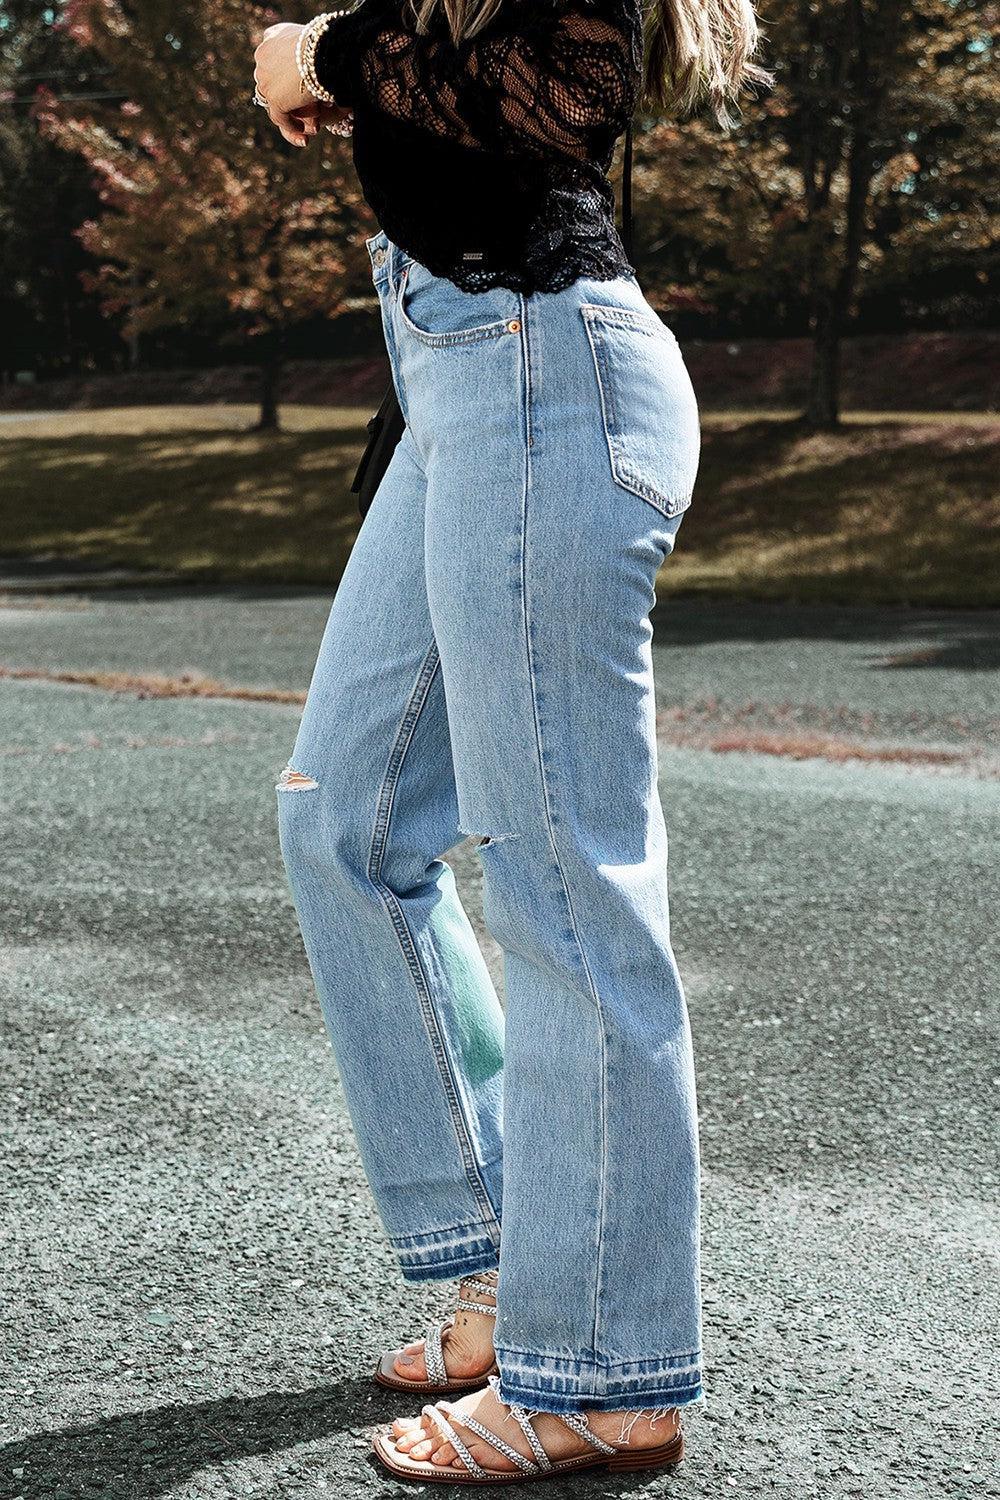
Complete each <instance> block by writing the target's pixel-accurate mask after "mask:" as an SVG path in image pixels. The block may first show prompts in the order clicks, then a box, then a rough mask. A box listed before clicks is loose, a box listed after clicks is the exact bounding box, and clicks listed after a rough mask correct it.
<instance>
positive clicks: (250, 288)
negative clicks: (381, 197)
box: [39, 0, 372, 430]
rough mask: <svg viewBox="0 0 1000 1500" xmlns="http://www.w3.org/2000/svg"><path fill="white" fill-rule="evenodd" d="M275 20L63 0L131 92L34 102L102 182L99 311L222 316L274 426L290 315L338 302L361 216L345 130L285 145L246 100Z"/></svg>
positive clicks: (166, 2) (163, 320)
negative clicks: (239, 340)
mask: <svg viewBox="0 0 1000 1500" xmlns="http://www.w3.org/2000/svg"><path fill="white" fill-rule="evenodd" d="M273 19H274V17H273V15H271V14H270V13H268V12H266V11H265V10H264V9H263V7H261V6H258V5H255V4H251V3H248V0H143V3H142V5H128V4H126V3H123V0H70V4H69V5H68V7H67V10H66V14H65V25H66V27H67V28H68V30H69V33H70V35H71V36H72V37H73V38H74V39H75V40H76V41H77V42H78V43H79V44H80V45H81V46H84V47H86V48H87V49H88V50H89V52H90V53H91V54H94V55H96V56H98V57H99V58H100V59H101V60H102V61H103V62H104V64H105V65H106V66H107V68H108V70H109V74H110V76H111V77H112V78H113V79H114V81H115V84H116V86H117V87H119V88H120V89H121V91H122V95H123V98H124V102H122V103H120V104H110V105H109V104H101V103H93V104H88V105H86V106H85V107H79V106H76V105H72V104H66V103H61V102H60V101H59V100H57V99H55V98H54V97H46V98H44V99H43V100H42V101H41V104H40V109H39V116H40V120H41V122H42V126H43V129H44V130H45V131H46V132H47V133H48V134H50V135H51V136H52V138H53V139H55V140H56V141H58V142H59V144H60V145H61V146H63V147H65V148H67V149H69V150H73V151H77V152H79V153H80V154H81V155H82V156H83V157H84V158H85V159H86V161H87V162H88V163H89V164H90V167H91V168H92V170H93V172H94V174H95V177H96V179H97V182H98V184H99V189H100V198H101V203H102V206H103V212H102V213H101V214H100V216H99V217H98V218H96V219H91V220H90V221H88V222H87V223H86V224H84V225H83V227H82V229H81V231H80V236H81V239H82V241H83V243H84V245H85V246H86V248H87V249H88V250H89V251H90V252H91V254H93V255H94V256H96V257H98V258H99V260H100V269H99V271H98V273H97V277H96V280H97V283H98V285H99V287H100V291H101V294H102V297H103V301H104V306H105V309H106V310H107V311H108V312H111V313H122V314H124V316H125V320H126V331H127V332H131V333H140V332H143V331H146V330H150V329H154V328H158V327H178V326H190V325H192V324H197V323H198V322H201V321H204V320H214V319H219V318H220V317H221V316H225V318H226V319H227V321H228V322H229V323H230V324H231V326H232V327H233V329H234V333H235V335H236V336H242V337H247V338H249V339H251V340H252V341H253V344H254V345H255V347H256V350H257V353H258V356H259V360H260V366H261V409H260V419H259V423H258V426H259V428H260V429H261V430H267V429H271V428H274V427H276V426H277V425H278V382H279V374H280V367H281V360H282V352H283V346H284V340H285V335H286V331H287V329H288V328H289V327H290V326H291V325H293V324H294V323H296V322H298V321H300V320H302V319H304V318H306V317H309V316H313V315H315V314H316V313H317V312H322V313H326V314H329V315H330V316H335V315H336V314H337V312H339V311H340V310H342V307H343V303H344V296H345V292H346V289H347V287H348V285H349V284H350V281H351V278H352V275H353V274H355V273H356V272H357V269H358V266H359V265H360V262H361V254H360V250H359V248H358V244H359V234H358V229H359V227H360V226H362V225H364V224H366V223H368V222H370V220H369V218H368V211H367V209H366V208H365V206H364V203H363V200H362V198H361V194H360V190H359V188H358V186H357V183H356V180H355V178H354V174H353V169H352V168H351V165H350V150H349V143H348V142H345V141H344V140H343V139H342V138H340V137H335V136H333V135H331V134H328V133H326V132H322V133H321V135H320V137H319V139H318V140H317V141H315V142H314V143H313V144H312V145H311V146H310V147H308V148H307V149H305V150H300V149H298V148H295V147H291V146H287V145H286V144H285V143H284V142H283V141H282V140H281V139H280V137H279V136H278V135H277V133H276V131H275V130H274V129H273V127H272V126H271V124H270V122H269V121H268V120H267V118H266V116H265V114H264V112H263V111H262V110H260V109H258V108H255V107H254V106H253V105H252V103H251V96H252V92H253V84H252V48H253V44H254V40H255V39H256V37H257V36H259V34H260V32H261V31H262V30H263V28H264V27H265V26H266V25H267V24H268V23H269V22H270V21H271V20H273ZM364 232H365V233H368V234H370V233H371V232H372V230H371V229H365V231H364Z"/></svg>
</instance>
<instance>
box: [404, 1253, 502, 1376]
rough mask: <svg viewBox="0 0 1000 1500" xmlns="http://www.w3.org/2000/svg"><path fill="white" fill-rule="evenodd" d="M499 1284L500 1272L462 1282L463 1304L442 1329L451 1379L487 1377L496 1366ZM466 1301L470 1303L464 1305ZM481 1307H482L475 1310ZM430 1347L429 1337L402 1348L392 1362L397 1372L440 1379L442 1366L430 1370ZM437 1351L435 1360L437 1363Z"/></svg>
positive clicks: (482, 1273)
mask: <svg viewBox="0 0 1000 1500" xmlns="http://www.w3.org/2000/svg"><path fill="white" fill-rule="evenodd" d="M496 1285H497V1272H496V1271H477V1272H476V1274H475V1275H474V1276H466V1277H464V1278H463V1279H462V1280H461V1281H460V1282H459V1284H458V1304H459V1305H457V1306H456V1308H455V1312H454V1315H453V1317H452V1320H451V1322H450V1323H448V1324H445V1326H444V1327H443V1328H442V1329H441V1358H442V1359H443V1361H444V1373H445V1375H446V1377H447V1378H448V1379H450V1380H470V1379H474V1378H475V1377H476V1376H482V1378H483V1380H485V1379H486V1377H487V1375H488V1374H489V1373H490V1371H491V1370H493V1369H495V1368H496V1363H495V1358H494V1354H493V1324H494V1320H495V1314H496V1303H497V1299H496ZM463 1302H464V1303H466V1304H469V1305H468V1306H465V1307H463V1306H461V1304H462V1303H463ZM477 1308H478V1309H480V1310H479V1311H475V1310H474V1309H477ZM426 1346H427V1340H426V1339H417V1340H416V1342H415V1343H412V1344H407V1345H406V1347H405V1348H403V1349H400V1350H399V1352H398V1353H397V1355H396V1358H395V1359H394V1361H393V1364H392V1372H393V1374H394V1375H396V1376H398V1378H399V1379H400V1380H412V1381H417V1382H421V1381H427V1380H434V1381H437V1380H439V1379H440V1374H441V1372H440V1369H439V1368H437V1367H436V1368H435V1369H434V1370H433V1371H428V1361H427V1353H426ZM434 1354H436V1351H434ZM434 1354H432V1359H431V1363H432V1364H434V1365H435V1366H436V1358H435V1357H434Z"/></svg>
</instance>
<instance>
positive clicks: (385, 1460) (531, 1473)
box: [372, 1375, 684, 1484]
mask: <svg viewBox="0 0 1000 1500" xmlns="http://www.w3.org/2000/svg"><path fill="white" fill-rule="evenodd" d="M488 1384H489V1386H490V1389H491V1390H492V1392H493V1394H494V1395H495V1396H496V1397H497V1400H498V1401H499V1399H500V1396H499V1386H500V1377H499V1375H491V1376H490V1377H489V1381H488ZM503 1404H506V1403H503ZM507 1410H508V1411H509V1412H510V1414H511V1416H512V1417H513V1418H514V1420H515V1421H516V1422H517V1424H518V1426H519V1427H520V1429H521V1431H522V1432H523V1433H524V1438H525V1441H526V1443H527V1444H528V1447H529V1448H530V1449H531V1451H532V1453H533V1454H534V1458H528V1457H527V1456H526V1455H525V1454H523V1453H519V1452H518V1450H517V1449H516V1448H512V1447H511V1445H510V1444H509V1443H507V1442H505V1441H504V1439H503V1438H502V1437H499V1436H498V1434H497V1433H495V1432H490V1430H489V1428H488V1427H484V1426H483V1424H482V1423H481V1422H479V1421H477V1420H476V1418H475V1417H468V1416H462V1417H458V1416H456V1421H458V1422H459V1424H460V1425H461V1426H462V1427H467V1428H468V1429H469V1431H470V1432H474V1433H475V1434H476V1436H477V1437H479V1438H482V1440H483V1442H484V1443H488V1444H489V1446H490V1447H491V1448H495V1449H496V1451H497V1452H498V1453H502V1454H503V1455H504V1457H505V1458H508V1459H509V1460H510V1462H511V1463H512V1464H514V1465H515V1467H514V1468H513V1469H486V1468H484V1467H483V1465H482V1464H481V1463H479V1462H478V1461H477V1460H476V1459H474V1458H473V1456H472V1454H471V1453H470V1452H469V1450H468V1448H467V1447H466V1446H465V1444H464V1443H463V1441H462V1439H461V1438H460V1437H459V1435H458V1433H457V1432H456V1431H455V1429H454V1427H453V1426H452V1424H451V1422H450V1421H449V1417H450V1416H451V1415H452V1403H451V1402H450V1401H436V1402H434V1403H433V1404H432V1405H427V1406H424V1407H423V1408H422V1411H423V1414H424V1415H425V1416H428V1417H430V1418H431V1420H432V1421H433V1422H434V1424H435V1426H436V1427H437V1428H438V1431H439V1432H440V1433H441V1436H442V1437H443V1438H444V1439H445V1441H446V1442H449V1443H450V1444H451V1446H452V1447H453V1448H454V1450H455V1452H456V1454H457V1455H458V1457H459V1458H460V1459H461V1460H462V1463H463V1464H464V1465H465V1468H464V1469H454V1468H452V1467H451V1466H450V1465H448V1466H446V1465H444V1464H435V1463H432V1462H431V1461H430V1459H414V1458H410V1456H409V1454H406V1453H401V1452H400V1451H399V1450H398V1449H397V1448H396V1445H395V1440H394V1438H393V1432H392V1428H391V1426H384V1427H378V1428H376V1430H375V1432H374V1434H373V1436H372V1449H373V1452H374V1454H375V1457H376V1458H377V1459H378V1461H379V1463H381V1464H382V1465H383V1467H384V1468H386V1469H388V1470H389V1472H390V1473H391V1474H394V1475H395V1476H396V1477H397V1478H398V1479H419V1480H420V1481H421V1482H422V1483H424V1484H428V1483H429V1484H434V1483H438V1484H523V1483H525V1482H526V1481H527V1480H531V1479H551V1478H554V1477H555V1476H556V1475H559V1474H571V1473H578V1472H579V1471H580V1470H581V1469H606V1470H608V1471H609V1472H612V1473H618V1474H621V1473H626V1472H629V1471H637V1470H639V1469H665V1468H672V1467H673V1466H674V1465H675V1464H679V1463H680V1461H681V1459H682V1458H683V1457H684V1434H683V1433H682V1432H681V1431H680V1429H679V1428H678V1430H677V1431H676V1432H675V1433H674V1435H673V1437H672V1438H670V1440H669V1441H668V1442H666V1443H660V1444H659V1445H658V1446H657V1447H655V1448H630V1447H628V1445H627V1443H618V1444H615V1443H606V1442H605V1441H604V1439H603V1438H599V1437H598V1436H597V1434H596V1433H595V1432H591V1430H590V1427H589V1425H588V1422H587V1418H586V1417H585V1416H584V1415H583V1413H582V1412H560V1413H559V1419H560V1421H562V1422H565V1423H566V1425H567V1427H569V1428H571V1429H572V1430H573V1432H575V1433H576V1434H577V1436H579V1437H581V1438H583V1439H584V1441H585V1442H586V1443H587V1444H588V1445H589V1447H590V1448H591V1449H592V1450H593V1451H592V1452H590V1453H577V1454H574V1455H573V1457H572V1458H564V1459H552V1458H550V1457H549V1456H548V1454H547V1453H546V1451H545V1449H544V1448H543V1447H542V1444H541V1441H540V1439H539V1437H538V1434H537V1432H536V1431H535V1429H534V1428H533V1427H532V1425H531V1419H532V1417H533V1416H538V1415H540V1413H538V1412H530V1411H528V1410H526V1408H525V1407H523V1406H516V1405H509V1406H507ZM657 1415H658V1413H654V1414H653V1420H655V1419H656V1417H657Z"/></svg>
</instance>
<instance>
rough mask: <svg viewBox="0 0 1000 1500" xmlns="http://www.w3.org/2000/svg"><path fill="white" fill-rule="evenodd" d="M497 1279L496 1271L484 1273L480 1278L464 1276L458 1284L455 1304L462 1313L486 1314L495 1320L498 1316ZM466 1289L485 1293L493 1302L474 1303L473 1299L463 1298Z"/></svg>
mask: <svg viewBox="0 0 1000 1500" xmlns="http://www.w3.org/2000/svg"><path fill="white" fill-rule="evenodd" d="M497 1279H498V1276H497V1272H496V1271H484V1272H483V1273H482V1275H480V1276H463V1277H462V1279H461V1281H460V1282H459V1283H458V1301H457V1303H456V1304H455V1305H456V1307H458V1308H459V1309H460V1310H461V1311H462V1312H474V1313H485V1315H486V1316H487V1317H488V1318H495V1317H496V1315H497V1308H496V1295H497ZM466 1289H468V1290H471V1291H476V1292H483V1293H485V1295H486V1296H487V1297H492V1298H493V1301H492V1302H473V1301H472V1299H471V1297H463V1295H462V1293H463V1292H464V1291H466Z"/></svg>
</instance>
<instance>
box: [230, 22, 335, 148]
mask: <svg viewBox="0 0 1000 1500" xmlns="http://www.w3.org/2000/svg"><path fill="white" fill-rule="evenodd" d="M302 30H303V28H302V27H301V26H296V25H295V24H294V22H292V21H279V22H278V24H277V25H276V26H269V27H268V28H267V30H266V31H265V32H264V35H263V37H262V39H261V42H260V45H259V46H258V47H257V48H256V50H255V52H254V55H253V60H254V73H253V76H254V82H255V83H256V85H257V88H258V90H259V91H260V94H261V96H262V97H263V98H264V99H266V100H267V114H268V118H269V119H270V120H271V121H272V123H273V124H275V125H277V127H278V129H279V130H280V131H281V134H282V135H283V136H284V138H285V140H286V141H288V143H289V144H290V145H292V146H305V145H307V144H308V143H309V141H310V140H312V138H313V136H314V135H316V134H317V133H318V131H319V127H320V126H321V125H323V124H326V123H327V122H329V121H334V120H343V119H346V118H347V116H348V115H349V114H350V110H346V109H337V108H335V107H333V106H331V105H328V104H320V102H319V100H318V99H314V98H313V97H312V95H311V94H310V93H309V91H308V89H307V88H306V86H305V84H304V83H303V82H302V79H301V78H300V77H299V70H298V66H297V65H296V62H295V44H296V43H297V41H298V39H299V34H300V32H301V31H302Z"/></svg>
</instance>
